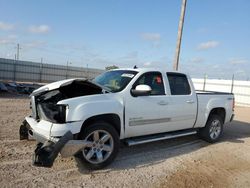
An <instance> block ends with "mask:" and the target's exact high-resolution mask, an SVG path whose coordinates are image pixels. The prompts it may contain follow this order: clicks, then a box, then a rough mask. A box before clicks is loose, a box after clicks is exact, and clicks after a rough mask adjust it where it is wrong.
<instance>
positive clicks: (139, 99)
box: [20, 68, 234, 169]
mask: <svg viewBox="0 0 250 188" xmlns="http://www.w3.org/2000/svg"><path fill="white" fill-rule="evenodd" d="M30 97H31V104H30V105H31V108H32V115H31V116H29V117H26V118H25V121H24V123H23V124H22V125H21V127H20V138H21V139H25V138H28V137H33V138H34V139H36V140H37V142H38V144H37V148H36V149H35V152H34V156H33V164H34V165H36V166H44V167H51V166H52V165H53V162H54V160H55V158H56V157H57V155H58V154H59V153H60V154H61V156H62V157H69V156H75V157H77V158H79V159H80V161H81V162H82V163H83V164H84V165H85V166H86V167H88V168H90V169H99V168H103V167H105V166H106V165H108V164H110V163H111V162H112V161H113V160H114V159H115V157H116V155H117V153H118V150H119V144H120V142H124V143H126V144H127V145H129V146H132V145H136V144H143V143H147V142H152V141H157V140H163V139H169V138H176V137H180V136H186V135H191V134H196V133H197V134H198V135H199V136H200V137H201V138H202V139H204V140H206V141H208V142H210V143H213V142H216V141H218V140H219V139H220V137H221V136H222V133H223V125H224V124H225V123H227V122H229V121H232V119H233V111H234V95H233V94H232V93H219V92H208V91H195V89H194V86H193V84H192V80H191V79H190V77H189V76H188V75H186V74H184V73H180V72H169V71H162V70H159V69H153V68H151V69H144V68H142V69H140V68H139V69H116V70H111V71H108V72H105V73H103V74H101V75H99V76H97V77H96V78H95V79H93V80H91V81H90V80H86V79H68V80H62V81H58V82H54V83H51V84H48V85H45V86H43V87H41V88H39V89H37V90H35V91H34V92H33V93H32V94H31V96H30Z"/></svg>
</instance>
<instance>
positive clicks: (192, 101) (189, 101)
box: [186, 100, 194, 104]
mask: <svg viewBox="0 0 250 188" xmlns="http://www.w3.org/2000/svg"><path fill="white" fill-rule="evenodd" d="M186 102H187V103H189V104H192V103H194V100H188V101H186Z"/></svg>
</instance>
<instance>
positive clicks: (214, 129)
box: [199, 115, 223, 143]
mask: <svg viewBox="0 0 250 188" xmlns="http://www.w3.org/2000/svg"><path fill="white" fill-rule="evenodd" d="M222 132H223V121H222V118H221V117H220V116H218V115H211V116H210V117H209V119H208V121H207V123H206V126H205V127H204V128H201V129H200V130H199V135H200V136H201V138H202V139H204V140H205V141H207V142H210V143H214V142H217V141H218V140H219V139H220V137H221V135H222Z"/></svg>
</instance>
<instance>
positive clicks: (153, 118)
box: [125, 72, 169, 137]
mask: <svg viewBox="0 0 250 188" xmlns="http://www.w3.org/2000/svg"><path fill="white" fill-rule="evenodd" d="M141 84H144V85H148V86H150V87H151V89H152V91H151V94H149V95H148V96H137V97H134V96H132V95H131V94H130V95H128V97H127V98H126V100H125V123H126V130H125V135H126V137H134V136H142V135H148V134H152V133H160V132H165V131H166V128H167V124H168V122H169V118H168V117H166V112H167V111H168V105H167V104H168V103H169V99H168V97H167V96H166V95H165V87H164V81H163V78H162V74H161V73H160V72H147V73H144V74H143V75H142V76H140V77H139V78H138V80H137V81H136V82H135V83H134V84H133V86H132V89H134V88H135V87H136V86H137V85H141Z"/></svg>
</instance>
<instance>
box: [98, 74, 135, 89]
mask: <svg viewBox="0 0 250 188" xmlns="http://www.w3.org/2000/svg"><path fill="white" fill-rule="evenodd" d="M136 74H137V72H136V71H129V70H115V71H109V72H105V73H103V74H101V75H99V76H97V77H96V78H95V79H94V80H93V82H95V83H97V84H99V85H101V86H103V87H105V88H107V89H108V91H110V92H119V91H122V90H123V89H124V88H125V87H126V86H127V85H128V83H129V82H130V81H131V80H132V78H133V77H134V76H135V75H136Z"/></svg>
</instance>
